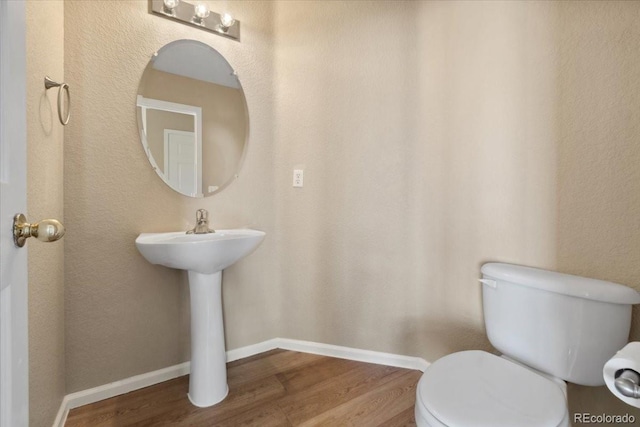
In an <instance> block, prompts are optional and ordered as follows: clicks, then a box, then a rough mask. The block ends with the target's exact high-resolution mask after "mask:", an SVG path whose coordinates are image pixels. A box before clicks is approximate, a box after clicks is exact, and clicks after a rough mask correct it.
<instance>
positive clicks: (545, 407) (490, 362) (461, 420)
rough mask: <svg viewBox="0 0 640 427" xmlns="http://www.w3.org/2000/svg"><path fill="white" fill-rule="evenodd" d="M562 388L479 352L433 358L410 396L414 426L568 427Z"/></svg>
mask: <svg viewBox="0 0 640 427" xmlns="http://www.w3.org/2000/svg"><path fill="white" fill-rule="evenodd" d="M565 392H566V385H565V384H564V382H562V381H559V380H553V379H550V378H547V377H545V376H543V375H541V374H538V373H535V372H533V371H532V370H530V369H528V368H526V367H523V366H521V365H520V364H518V363H516V362H513V361H509V360H507V359H505V358H503V357H499V356H494V355H493V354H490V353H487V352H484V351H479V350H471V351H462V352H459V353H454V354H451V355H449V356H445V357H443V358H441V359H438V360H437V361H436V362H435V363H433V364H432V365H431V366H429V368H428V369H427V370H426V371H425V373H424V375H423V376H422V378H421V379H420V381H419V383H418V387H417V391H416V406H415V416H416V423H417V425H418V426H420V427H426V426H428V427H469V426H476V427H514V426H518V427H568V426H569V425H570V424H569V411H568V408H567V400H566V395H565Z"/></svg>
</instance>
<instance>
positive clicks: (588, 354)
mask: <svg viewBox="0 0 640 427" xmlns="http://www.w3.org/2000/svg"><path fill="white" fill-rule="evenodd" d="M482 275H483V277H482V279H481V280H480V282H481V283H482V305H483V311H484V322H485V327H486V331H487V337H488V338H489V341H490V342H491V344H492V345H493V346H494V347H495V348H496V349H497V350H498V351H499V352H500V353H501V354H502V356H495V355H493V354H490V353H487V352H485V351H480V350H470V351H461V352H458V353H453V354H450V355H448V356H444V357H442V358H440V359H438V360H436V361H435V362H434V363H433V364H432V365H431V366H429V367H428V368H427V369H426V370H425V372H424V374H423V375H422V378H421V379H420V381H419V383H418V386H417V388H416V405H415V417H416V423H417V425H418V427H436V426H437V427H565V426H569V425H570V423H569V410H568V407H567V396H566V390H567V387H566V383H565V381H567V382H572V383H575V384H580V385H586V386H600V385H603V384H604V380H603V379H602V368H603V366H604V363H605V362H606V361H607V360H608V358H609V357H611V355H613V354H615V352H616V351H617V350H618V349H620V348H622V347H623V346H624V344H626V342H627V340H628V338H629V329H630V327H631V308H632V305H633V304H638V303H640V293H638V292H637V291H635V290H634V289H631V288H628V287H626V286H623V285H619V284H616V283H611V282H605V281H602V280H595V279H588V278H584V277H578V276H572V275H568V274H562V273H557V272H553V271H546V270H540V269H535V268H530V267H523V266H518V265H511V264H501V263H488V264H485V265H483V266H482Z"/></svg>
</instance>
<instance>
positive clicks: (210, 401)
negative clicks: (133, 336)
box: [189, 271, 229, 407]
mask: <svg viewBox="0 0 640 427" xmlns="http://www.w3.org/2000/svg"><path fill="white" fill-rule="evenodd" d="M221 285H222V271H218V272H217V273H213V274H202V273H197V272H195V271H189V293H190V299H191V375H190V376H189V400H190V401H191V403H193V404H194V405H195V406H200V407H207V406H212V405H215V404H216V403H219V402H220V401H222V400H223V399H224V398H225V397H227V394H228V393H229V387H228V386H227V354H226V351H225V346H224V326H223V321H222V287H221Z"/></svg>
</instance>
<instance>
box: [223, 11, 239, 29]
mask: <svg viewBox="0 0 640 427" xmlns="http://www.w3.org/2000/svg"><path fill="white" fill-rule="evenodd" d="M235 23H236V20H235V19H233V16H231V14H230V13H223V14H222V15H220V26H221V27H222V28H225V29H227V28H229V27H231V26H232V25H233V24H235Z"/></svg>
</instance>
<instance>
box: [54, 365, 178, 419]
mask: <svg viewBox="0 0 640 427" xmlns="http://www.w3.org/2000/svg"><path fill="white" fill-rule="evenodd" d="M188 378H189V377H188V376H185V377H180V378H176V379H173V380H170V381H165V382H164V383H162V385H163V387H153V386H152V387H146V388H143V389H140V390H136V391H133V392H131V393H127V394H123V395H120V396H116V397H112V398H110V399H106V400H102V401H100V402H96V403H93V404H91V405H85V406H82V407H80V408H76V409H73V410H71V411H70V412H69V416H68V417H67V422H66V423H65V426H66V427H85V426H86V427H89V426H90V427H102V426H105V427H107V426H113V425H114V424H113V422H114V420H118V419H127V420H128V422H129V423H135V422H136V421H140V420H144V419H148V418H152V417H154V416H157V415H159V414H162V413H164V412H166V411H167V407H171V406H173V405H176V404H177V403H179V402H181V401H183V400H184V398H185V394H186V393H187V391H188V390H189V379H188ZM116 425H117V424H116Z"/></svg>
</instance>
